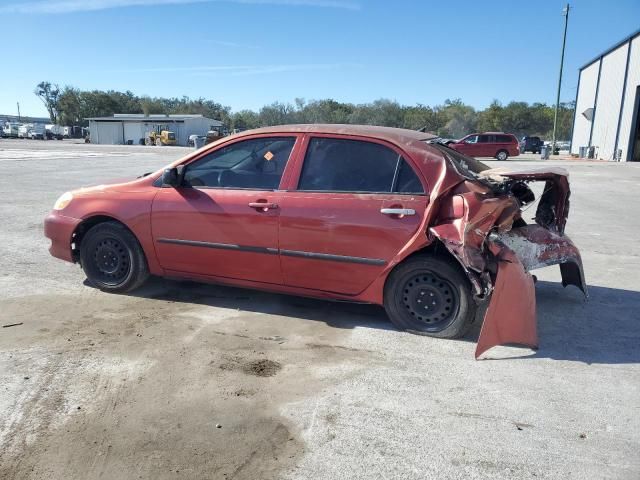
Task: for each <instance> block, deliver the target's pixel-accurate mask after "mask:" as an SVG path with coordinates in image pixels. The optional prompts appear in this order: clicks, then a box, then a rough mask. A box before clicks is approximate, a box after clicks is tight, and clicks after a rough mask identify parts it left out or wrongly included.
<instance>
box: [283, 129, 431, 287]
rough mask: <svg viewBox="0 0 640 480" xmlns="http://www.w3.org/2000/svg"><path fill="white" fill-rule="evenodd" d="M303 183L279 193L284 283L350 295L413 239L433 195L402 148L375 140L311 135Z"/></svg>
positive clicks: (300, 178)
mask: <svg viewBox="0 0 640 480" xmlns="http://www.w3.org/2000/svg"><path fill="white" fill-rule="evenodd" d="M297 186H298V188H297V190H295V191H290V192H287V193H286V197H285V198H282V199H281V200H280V203H281V205H282V208H281V212H280V256H281V265H282V271H283V276H284V283H285V284H286V285H290V286H295V287H302V288H310V289H315V290H323V291H330V292H337V293H342V294H347V295H355V294H358V293H360V292H362V291H363V290H364V289H365V288H367V287H368V286H369V285H370V284H371V283H372V282H373V281H374V280H375V279H376V278H377V277H378V276H379V275H380V274H381V273H382V271H383V270H384V268H385V267H386V266H387V265H388V263H389V262H390V261H391V260H392V259H393V258H394V257H395V256H396V255H397V254H398V252H399V251H400V250H401V249H402V248H403V247H404V246H405V245H406V244H407V243H409V241H410V240H411V238H412V237H413V236H414V235H415V234H416V233H417V231H418V227H419V226H420V224H421V221H422V218H423V215H424V211H425V208H426V205H427V201H428V200H427V196H426V195H425V189H424V187H423V184H422V182H421V181H420V180H419V179H418V176H417V175H416V173H415V171H414V170H413V169H412V167H411V166H410V165H409V163H408V162H407V161H406V160H405V159H404V158H403V157H402V155H401V153H400V152H399V151H398V150H396V149H394V148H392V147H390V146H388V145H385V144H382V143H378V142H375V143H374V142H373V141H369V140H367V141H364V140H355V139H343V138H334V137H331V136H314V137H312V138H311V139H310V140H309V143H308V147H307V153H306V155H305V160H304V164H303V166H302V169H301V173H300V176H299V181H298V182H297Z"/></svg>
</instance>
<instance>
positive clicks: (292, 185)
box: [285, 132, 430, 197]
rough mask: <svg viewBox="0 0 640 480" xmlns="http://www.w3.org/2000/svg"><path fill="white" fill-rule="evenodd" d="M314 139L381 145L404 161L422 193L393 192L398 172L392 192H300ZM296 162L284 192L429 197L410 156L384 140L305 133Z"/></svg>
mask: <svg viewBox="0 0 640 480" xmlns="http://www.w3.org/2000/svg"><path fill="white" fill-rule="evenodd" d="M314 138H332V139H336V140H352V141H360V142H368V143H375V144H378V145H382V146H383V147H387V148H389V149H391V150H393V151H394V152H395V153H396V154H397V155H398V157H400V158H401V159H404V162H405V163H407V164H408V165H409V168H411V169H412V171H413V173H414V174H415V175H416V177H417V178H418V181H419V182H420V184H421V185H422V189H423V192H422V193H404V192H394V191H393V189H394V188H395V187H396V183H395V182H396V181H397V178H396V174H397V173H398V172H394V183H393V184H392V186H391V189H392V191H385V192H370V191H351V190H302V189H300V188H298V186H299V184H300V180H301V178H302V171H303V169H304V163H305V160H306V156H307V150H308V148H309V144H310V143H311V140H312V139H314ZM297 160H298V161H297V164H296V167H295V170H294V169H292V173H291V178H290V179H289V180H290V182H289V188H287V189H286V190H285V191H291V192H300V193H313V194H323V193H330V194H343V195H403V196H421V197H428V196H429V195H430V193H429V188H428V182H427V181H426V180H425V178H424V177H423V175H422V172H421V171H420V169H419V168H416V166H415V162H414V160H413V158H411V156H410V155H408V154H407V153H406V152H405V151H404V150H402V149H401V148H400V147H398V146H397V145H396V144H394V143H390V142H388V141H386V140H382V139H379V138H376V137H367V136H361V135H349V134H339V133H317V132H314V133H307V134H305V135H304V138H303V139H302V142H301V145H300V151H299V152H298V158H297ZM399 164H401V162H398V163H397V164H396V170H399V168H398V165H399Z"/></svg>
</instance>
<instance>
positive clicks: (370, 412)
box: [0, 140, 640, 480]
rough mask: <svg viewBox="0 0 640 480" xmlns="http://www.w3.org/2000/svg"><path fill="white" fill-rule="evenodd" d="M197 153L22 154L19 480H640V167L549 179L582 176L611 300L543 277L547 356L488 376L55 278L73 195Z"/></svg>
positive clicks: (384, 345)
mask: <svg viewBox="0 0 640 480" xmlns="http://www.w3.org/2000/svg"><path fill="white" fill-rule="evenodd" d="M188 151H189V150H187V149H182V148H177V147H162V148H161V147H139V146H130V147H125V146H114V147H112V146H99V145H84V144H74V143H73V142H67V141H65V142H54V141H49V142H42V141H26V140H25V141H13V140H0V169H1V171H2V174H1V175H0V192H2V199H3V202H2V203H1V204H0V221H1V222H2V228H1V229H0V245H2V247H0V248H1V250H0V252H1V253H2V256H1V257H2V268H0V324H1V325H6V324H14V323H22V324H21V325H17V326H13V327H8V328H0V478H3V479H4V478H7V479H22V478H29V479H40V478H48V479H63V478H64V479H90V478H105V479H124V478H153V479H165V478H193V479H205V478H215V479H230V478H238V479H270V478H284V479H309V478H313V479H314V480H320V479H327V480H329V479H332V480H333V479H338V478H385V479H421V478H434V479H435V478H437V479H457V478H470V479H511V478H532V477H535V478H554V479H555V478H561V479H568V478H575V479H585V478H612V479H614V478H615V479H634V478H640V313H639V312H640V280H639V278H640V277H639V275H638V271H640V243H639V242H638V238H639V237H640V216H639V215H638V214H637V212H636V209H635V206H636V204H637V192H638V189H639V188H640V165H635V164H610V163H602V162H578V161H553V160H552V161H548V162H537V163H540V164H542V163H544V164H553V165H562V166H564V167H566V168H568V169H569V170H570V172H571V182H572V197H571V210H572V211H571V214H570V216H569V221H568V225H567V233H568V234H569V235H570V236H571V237H572V239H573V240H574V242H575V243H576V244H577V245H578V247H579V248H580V249H581V252H582V255H583V260H584V264H585V273H586V278H587V283H588V284H589V293H590V300H589V301H588V302H585V301H584V300H583V297H582V295H581V293H580V292H579V291H578V290H577V289H575V288H573V287H569V288H568V289H563V288H562V286H561V285H560V283H559V280H560V275H559V271H558V269H557V267H555V268H554V267H551V268H548V269H544V270H539V271H537V272H536V274H537V276H538V279H539V281H538V284H537V301H538V321H539V337H540V349H539V350H538V351H537V352H532V351H530V350H528V349H517V348H502V347H501V348H496V349H494V350H492V351H491V352H490V355H489V356H488V357H489V359H487V360H482V361H475V360H474V357H473V352H474V348H475V339H476V337H477V335H478V330H477V329H476V330H475V331H473V332H472V334H471V335H470V336H469V337H468V338H466V339H464V340H461V341H451V340H438V339H431V338H426V337H417V336H413V335H410V334H406V333H402V332H398V331H396V330H394V329H393V328H392V326H391V325H390V324H389V323H388V321H387V320H386V318H385V315H384V312H383V311H382V309H380V308H377V307H374V306H367V305H350V304H345V303H331V302H325V301H317V300H310V299H301V298H296V297H289V296H285V295H274V294H268V293H261V292H254V291H249V290H241V289H235V288H227V287H219V286H212V285H199V284H195V283H189V282H175V281H169V280H161V279H154V280H153V281H152V282H151V283H150V284H149V285H148V286H146V287H144V288H143V289H142V290H140V291H138V292H135V293H134V294H133V295H108V294H104V293H101V292H99V291H97V290H95V289H93V288H91V287H90V286H88V285H86V284H84V283H83V282H84V279H85V277H84V275H83V273H82V271H81V270H80V268H79V267H78V266H76V265H71V264H67V263H65V262H62V261H59V260H56V259H54V258H52V257H50V256H49V254H48V251H47V248H48V241H47V240H46V239H45V238H44V237H43V227H42V220H43V218H44V217H45V215H46V214H47V213H48V211H49V209H50V208H51V206H52V205H53V203H54V201H55V199H56V198H57V197H58V196H59V195H60V194H61V193H63V192H65V191H67V190H70V189H73V188H77V187H80V186H83V185H90V184H97V183H101V182H103V181H106V180H110V179H113V178H125V177H134V176H137V175H139V174H141V173H143V172H146V171H150V170H155V169H157V168H160V167H161V166H163V165H164V164H166V163H168V162H169V161H171V160H173V159H175V158H177V157H179V156H181V155H182V154H184V153H186V152H188ZM527 158H529V159H530V160H531V161H533V160H532V159H533V158H534V157H533V156H529V157H524V156H523V157H519V161H518V162H515V161H514V162H510V163H513V164H517V165H525V164H526V165H530V163H526V162H527ZM493 164H495V163H493ZM500 166H503V165H500Z"/></svg>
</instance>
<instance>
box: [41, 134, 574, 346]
mask: <svg viewBox="0 0 640 480" xmlns="http://www.w3.org/2000/svg"><path fill="white" fill-rule="evenodd" d="M435 142H436V140H435V139H434V137H433V136H432V135H429V134H425V133H420V132H415V131H412V130H403V129H397V128H387V127H372V126H356V125H281V126H276V127H269V128H262V129H257V130H249V131H246V132H243V133H240V134H237V135H233V136H230V137H226V138H225V139H223V140H221V141H220V142H218V143H216V144H213V145H211V146H210V147H209V148H207V147H205V148H201V149H199V150H196V151H194V152H192V153H190V154H188V155H187V156H185V157H183V158H181V159H179V160H177V161H176V162H174V163H173V164H171V165H169V166H167V167H166V168H164V169H162V170H158V171H156V172H154V173H151V174H148V175H146V176H143V177H141V178H138V179H136V180H133V181H130V182H125V183H117V184H113V185H100V186H97V187H92V188H83V189H79V190H75V191H72V192H67V193H65V194H63V195H62V196H61V197H60V198H59V199H58V200H57V201H56V203H55V205H54V207H53V211H52V212H51V214H50V215H49V216H48V217H47V218H46V220H45V228H44V233H45V235H46V236H47V237H48V238H49V239H51V247H50V249H49V251H50V252H51V254H52V255H53V256H55V257H58V258H61V259H63V260H66V261H69V262H79V263H80V265H81V266H82V269H83V270H84V272H85V274H86V275H87V277H88V279H89V281H90V282H91V283H92V284H93V285H95V286H97V287H98V288H100V289H102V290H104V291H108V292H128V291H131V290H134V289H136V288H138V287H139V286H141V285H142V284H143V283H144V282H145V281H146V280H147V278H148V277H149V275H160V276H169V277H179V278H188V279H193V280H204V281H210V282H217V283H223V284H230V285H235V286H240V287H249V288H257V289H264V290H270V291H276V292H282V293H288V294H294V295H296V294H297V295H306V296H314V297H321V298H331V299H337V300H350V301H357V302H367V303H373V304H377V305H382V306H384V308H385V309H386V311H387V313H388V315H389V318H390V320H391V321H392V322H393V323H394V324H395V325H396V326H397V327H398V328H400V329H403V330H407V331H410V332H412V333H417V334H421V335H430V336H434V337H440V338H457V337H461V336H463V335H464V334H465V333H466V332H467V331H468V330H469V328H470V327H471V326H472V323H473V322H474V319H475V313H476V309H477V308H479V303H481V302H482V301H489V306H488V310H487V313H486V315H485V318H484V325H483V327H482V332H481V334H480V339H479V342H478V347H477V350H476V355H480V354H481V353H483V352H484V351H485V350H487V349H488V348H491V347H492V346H494V345H500V344H503V343H520V344H524V345H528V346H531V347H535V346H536V345H537V336H536V325H535V322H536V319H535V290H534V281H533V278H532V276H531V274H530V273H529V270H531V269H535V268H540V267H543V266H549V265H557V264H560V266H561V269H560V271H561V275H562V284H563V285H565V286H566V285H568V284H573V285H576V286H578V287H579V288H580V289H582V290H583V291H584V292H585V294H586V286H585V283H584V275H583V273H582V262H581V260H580V254H579V252H578V250H577V248H576V247H575V246H574V245H573V243H572V242H571V240H570V239H569V238H568V237H567V236H566V235H564V226H565V223H566V219H567V215H568V206H569V204H568V198H569V183H568V179H567V175H568V174H567V172H566V171H563V170H562V169H559V168H554V169H553V170H549V171H544V170H540V169H536V170H532V171H531V170H530V171H523V172H507V171H505V170H506V169H500V171H499V172H493V171H492V170H490V169H489V167H487V166H486V165H484V164H482V163H481V162H478V161H477V160H475V159H473V158H470V157H467V156H465V155H462V154H460V153H458V152H456V151H455V150H452V149H450V148H448V147H447V146H445V145H442V144H440V143H435ZM505 143H506V142H505ZM499 148H502V147H499ZM530 182H544V184H545V191H544V193H543V194H542V199H541V201H540V203H539V206H538V209H537V212H536V217H535V223H527V221H528V220H529V218H530V216H531V215H530V214H527V215H526V216H523V215H521V213H522V210H521V209H522V208H524V207H525V206H526V205H529V204H531V202H533V201H534V200H535V196H534V193H533V191H532V190H531V189H530V188H529V187H528V184H529V183H530ZM525 218H526V220H525ZM494 288H495V291H496V292H499V294H497V295H492V292H493V291H494Z"/></svg>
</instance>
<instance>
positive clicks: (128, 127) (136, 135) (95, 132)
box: [87, 114, 222, 146]
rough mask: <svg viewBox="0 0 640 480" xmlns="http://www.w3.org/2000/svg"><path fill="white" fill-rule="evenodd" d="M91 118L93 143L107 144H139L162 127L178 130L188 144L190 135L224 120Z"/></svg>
mask: <svg viewBox="0 0 640 480" xmlns="http://www.w3.org/2000/svg"><path fill="white" fill-rule="evenodd" d="M87 120H89V132H90V136H91V143H99V144H106V145H126V144H128V143H131V144H133V145H138V144H139V143H140V140H142V141H143V143H144V139H145V138H146V136H147V135H148V132H151V131H153V130H155V129H156V128H157V127H160V128H161V129H163V130H170V131H172V132H174V133H175V134H176V144H177V145H182V146H187V141H188V139H189V135H206V134H207V132H208V131H209V130H211V129H212V128H214V127H221V126H222V122H220V121H218V120H213V119H211V118H207V117H203V116H202V115H146V116H145V115H143V114H133V115H127V114H115V115H114V116H113V117H93V118H87Z"/></svg>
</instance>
